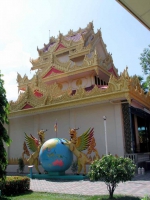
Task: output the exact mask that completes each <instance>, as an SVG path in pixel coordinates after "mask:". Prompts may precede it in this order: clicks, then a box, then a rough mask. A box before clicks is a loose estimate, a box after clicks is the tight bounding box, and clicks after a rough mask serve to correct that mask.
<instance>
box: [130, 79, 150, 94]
mask: <svg viewBox="0 0 150 200" xmlns="http://www.w3.org/2000/svg"><path fill="white" fill-rule="evenodd" d="M132 78H134V79H136V78H138V79H139V83H140V86H141V88H142V89H143V90H144V92H145V93H147V92H148V90H149V88H150V76H147V78H146V80H144V78H143V77H142V76H140V75H134V76H132Z"/></svg>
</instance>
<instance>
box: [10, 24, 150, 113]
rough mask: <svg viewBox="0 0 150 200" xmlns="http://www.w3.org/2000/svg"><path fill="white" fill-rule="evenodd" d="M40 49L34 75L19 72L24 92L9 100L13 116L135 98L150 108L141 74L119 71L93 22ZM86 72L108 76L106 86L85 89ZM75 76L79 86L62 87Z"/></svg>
mask: <svg viewBox="0 0 150 200" xmlns="http://www.w3.org/2000/svg"><path fill="white" fill-rule="evenodd" d="M98 45H100V47H101V48H102V50H103V54H101V53H100V51H99V49H98V48H99V46H98ZM37 50H38V53H39V57H38V58H37V59H35V60H34V59H31V60H30V62H31V63H32V68H31V69H32V70H36V73H35V75H34V76H33V78H32V79H30V80H29V79H28V77H27V76H26V75H24V77H21V75H20V74H19V73H18V75H17V82H18V89H19V90H21V91H24V92H20V95H19V97H18V99H17V101H16V102H13V101H11V102H10V111H11V113H10V116H18V115H19V116H20V115H24V114H33V113H38V112H44V111H46V110H57V109H60V108H68V107H73V106H77V105H82V104H83V105H84V104H92V103H101V102H105V101H107V102H108V101H109V102H120V101H121V100H125V99H126V100H127V101H128V102H129V103H131V100H132V99H135V100H137V101H138V102H140V103H141V104H142V105H144V106H145V107H146V108H150V97H149V93H147V94H146V95H145V94H144V91H143V90H142V89H141V87H140V83H139V80H138V78H131V77H129V75H128V71H127V68H126V69H125V70H124V72H123V73H122V74H121V75H120V76H119V75H118V73H117V69H116V68H115V67H114V64H113V59H112V56H111V54H110V53H108V52H107V49H106V45H105V44H104V42H103V39H102V34H101V31H100V30H98V31H97V33H96V34H95V33H94V30H93V23H92V22H90V23H89V24H88V26H87V27H86V28H85V29H81V28H79V30H78V31H76V32H73V31H72V30H70V31H69V32H68V34H67V35H65V36H63V34H62V33H59V36H58V38H54V37H51V38H50V40H49V43H48V44H44V47H43V48H41V49H39V48H37ZM63 55H65V56H66V57H67V60H65V62H63V61H62V60H61V59H60V56H63ZM78 58H79V59H80V60H82V62H80V64H79V63H77V62H76V59H78ZM84 75H86V76H87V75H88V76H89V77H91V76H98V77H100V76H101V75H102V76H105V78H106V79H107V80H108V81H106V82H107V86H106V87H103V88H100V87H98V86H97V85H92V87H91V89H90V90H86V88H84V87H83V86H82V81H81V77H84ZM75 77H76V78H75ZM73 78H75V79H76V85H77V86H78V88H77V89H76V91H75V93H73V91H72V88H71V87H68V88H65V89H62V83H63V82H64V81H68V80H71V79H73Z"/></svg>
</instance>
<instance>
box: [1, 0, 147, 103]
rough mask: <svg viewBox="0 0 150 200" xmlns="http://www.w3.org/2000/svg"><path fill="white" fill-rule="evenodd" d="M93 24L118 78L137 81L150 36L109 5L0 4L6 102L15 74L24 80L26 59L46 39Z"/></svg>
mask: <svg viewBox="0 0 150 200" xmlns="http://www.w3.org/2000/svg"><path fill="white" fill-rule="evenodd" d="M91 21H93V24H94V31H95V32H97V29H100V28H101V32H102V37H103V41H104V43H105V44H106V45H107V50H108V52H110V53H112V57H113V61H114V65H115V67H116V68H117V69H118V71H119V74H120V72H123V70H124V69H125V68H126V66H128V72H129V75H131V76H132V75H134V74H137V75H143V72H142V69H141V66H140V60H139V57H140V54H141V53H142V52H143V49H144V48H147V47H148V45H149V44H150V31H148V29H146V28H145V27H144V26H143V25H142V24H141V23H140V22H139V21H137V20H136V19H135V18H134V17H133V16H132V15H130V14H129V13H128V12H127V11H126V10H125V9H124V8H123V7H122V6H120V4H118V3H117V2H116V1H115V0H13V1H12V0H5V1H4V0H0V70H1V73H2V74H3V75H4V76H3V79H4V81H5V85H4V87H5V89H6V94H7V99H8V100H9V101H10V100H14V101H15V100H17V98H18V88H17V82H16V78H17V72H18V73H19V74H21V76H24V74H26V75H27V76H28V77H29V78H31V77H32V76H33V74H34V73H33V72H30V68H31V67H32V65H31V63H30V61H29V60H30V58H33V59H36V58H37V57H38V52H37V46H38V47H39V48H42V47H43V46H44V43H45V44H47V43H48V42H49V30H50V36H55V37H57V36H58V34H59V31H60V32H61V33H63V34H64V35H65V34H67V33H68V31H69V30H70V29H73V30H74V31H76V30H78V29H79V27H81V28H85V27H86V26H87V24H88V23H89V22H91Z"/></svg>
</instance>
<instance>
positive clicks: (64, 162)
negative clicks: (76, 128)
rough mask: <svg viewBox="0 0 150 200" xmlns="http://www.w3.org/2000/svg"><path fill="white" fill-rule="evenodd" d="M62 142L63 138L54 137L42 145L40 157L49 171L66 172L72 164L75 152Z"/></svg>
mask: <svg viewBox="0 0 150 200" xmlns="http://www.w3.org/2000/svg"><path fill="white" fill-rule="evenodd" d="M62 142H65V140H64V139H62V138H52V139H49V140H47V141H46V142H45V143H44V144H43V145H42V147H41V149H40V154H39V159H40V162H41V165H42V167H43V168H44V169H45V170H46V171H47V172H64V171H66V170H67V169H68V168H69V167H70V166H71V163H72V161H73V154H72V152H71V151H70V149H69V148H68V146H66V145H64V144H62Z"/></svg>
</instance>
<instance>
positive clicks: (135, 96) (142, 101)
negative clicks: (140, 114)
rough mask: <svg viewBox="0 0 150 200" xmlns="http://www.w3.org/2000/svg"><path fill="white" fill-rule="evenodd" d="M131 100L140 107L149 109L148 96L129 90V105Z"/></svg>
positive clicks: (142, 92)
mask: <svg viewBox="0 0 150 200" xmlns="http://www.w3.org/2000/svg"><path fill="white" fill-rule="evenodd" d="M132 99H134V100H136V101H137V102H139V103H140V104H141V105H143V107H145V108H147V109H150V101H148V99H149V100H150V98H149V94H146V95H145V94H144V91H143V90H141V91H137V90H136V89H135V90H134V89H131V90H130V91H129V101H130V103H131V102H132Z"/></svg>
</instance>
